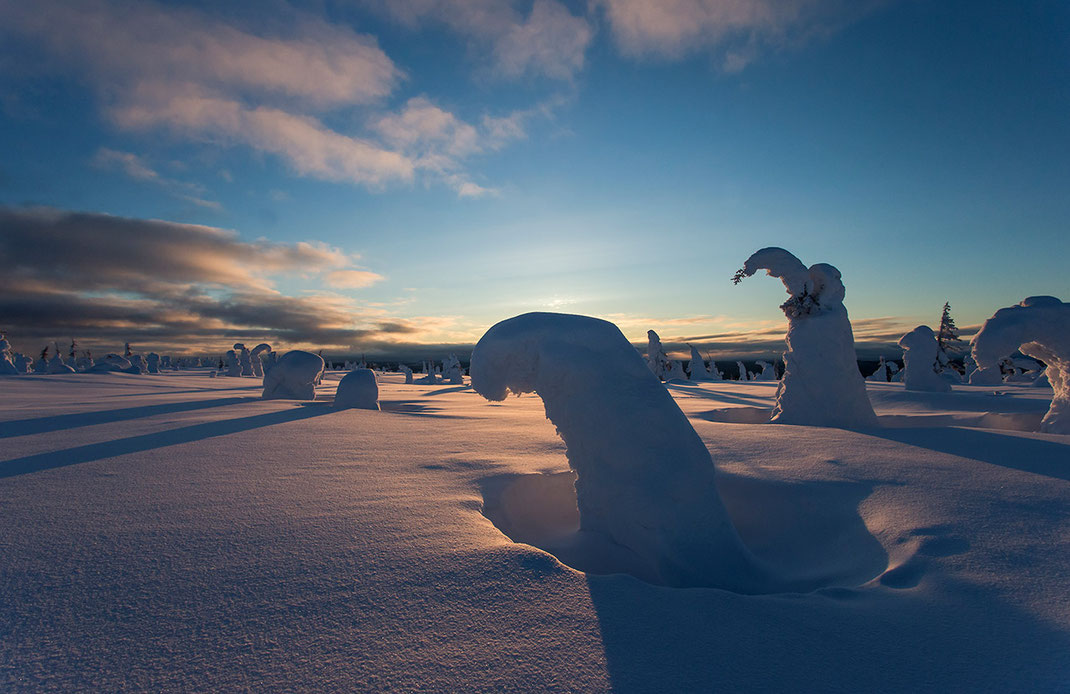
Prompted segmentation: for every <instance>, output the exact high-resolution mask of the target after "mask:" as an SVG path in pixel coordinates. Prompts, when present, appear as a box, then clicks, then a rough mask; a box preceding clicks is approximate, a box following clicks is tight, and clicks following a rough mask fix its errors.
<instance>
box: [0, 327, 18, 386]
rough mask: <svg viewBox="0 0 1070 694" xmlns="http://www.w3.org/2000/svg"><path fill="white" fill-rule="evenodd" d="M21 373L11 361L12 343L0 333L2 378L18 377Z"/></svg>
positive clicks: (0, 373)
mask: <svg viewBox="0 0 1070 694" xmlns="http://www.w3.org/2000/svg"><path fill="white" fill-rule="evenodd" d="M19 373H23V372H20V371H19V370H18V369H17V368H16V366H15V363H14V362H13V361H12V360H11V343H9V342H8V341H7V339H5V338H4V334H3V333H0V376H17V375H18V374H19Z"/></svg>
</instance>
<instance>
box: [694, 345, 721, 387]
mask: <svg viewBox="0 0 1070 694" xmlns="http://www.w3.org/2000/svg"><path fill="white" fill-rule="evenodd" d="M715 368H716V367H715ZM687 370H688V371H689V372H690V373H691V380H692V381H708V380H710V372H709V371H708V370H707V369H706V362H704V361H703V360H702V355H701V354H699V352H698V349H696V348H695V347H693V346H692V347H691V361H689V362H688V363H687Z"/></svg>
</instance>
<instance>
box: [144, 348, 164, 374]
mask: <svg viewBox="0 0 1070 694" xmlns="http://www.w3.org/2000/svg"><path fill="white" fill-rule="evenodd" d="M145 369H146V370H147V371H148V372H149V373H150V374H158V373H160V355H159V354H156V352H149V356H147V357H145Z"/></svg>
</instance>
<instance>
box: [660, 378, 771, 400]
mask: <svg viewBox="0 0 1070 694" xmlns="http://www.w3.org/2000/svg"><path fill="white" fill-rule="evenodd" d="M748 385H751V384H748ZM665 387H666V388H667V389H668V390H670V391H674V390H675V391H678V392H680V393H683V394H686V395H690V396H691V397H693V398H706V399H707V400H716V401H717V402H734V403H739V404H742V405H757V406H761V405H765V406H768V405H769V397H770V396H758V395H737V394H731V393H725V392H723V391H711V390H705V389H703V388H697V387H695V386H685V385H681V384H676V383H667V384H665Z"/></svg>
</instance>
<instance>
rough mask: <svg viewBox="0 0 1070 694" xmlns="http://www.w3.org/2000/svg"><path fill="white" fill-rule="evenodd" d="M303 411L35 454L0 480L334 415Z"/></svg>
mask: <svg viewBox="0 0 1070 694" xmlns="http://www.w3.org/2000/svg"><path fill="white" fill-rule="evenodd" d="M302 405H304V406H302V407H294V408H290V409H286V410H279V411H276V412H267V413H265V414H258V415H253V416H251V417H238V418H235V419H224V420H219V421H214V422H204V423H203V424H194V425H192V426H188V427H181V428H178V429H169V430H167V431H160V432H156V433H153V434H143V435H141V436H131V437H129V438H125V439H116V440H114V441H102V442H100V443H91V444H88V445H85V446H75V447H74V448H67V449H64V450H60V451H50V452H48V453H38V454H36V455H29V456H25V457H22V458H13V459H11V460H5V461H0V478H4V477H14V476H16V475H26V474H30V473H34V472H41V471H42V470H51V469H55V468H60V467H67V466H68V465H79V464H81V463H89V462H93V461H96V460H102V459H104V458H114V457H116V456H120V455H127V454H129V453H140V452H143V451H150V450H154V449H157V448H164V447H166V446H175V445H178V444H181V443H190V442H192V441H200V440H203V439H208V438H213V437H215V436H226V435H227V434H236V433H238V432H242V431H249V430H251V429H259V428H261V427H267V426H271V425H273V424H284V423H286V422H294V421H298V420H302V419H309V418H311V417H318V416H320V415H323V414H328V413H330V412H334V411H335V410H334V409H333V408H331V407H330V406H329V405H328V404H326V403H322V404H321V403H318V402H310V403H302Z"/></svg>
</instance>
